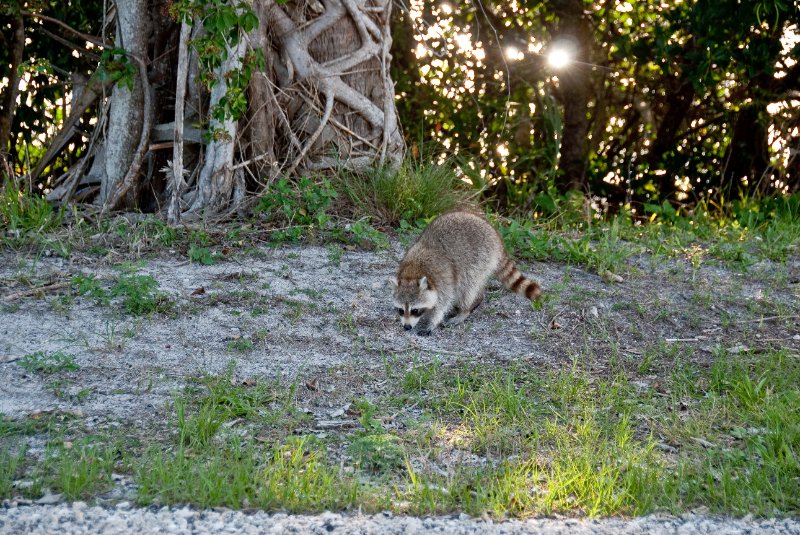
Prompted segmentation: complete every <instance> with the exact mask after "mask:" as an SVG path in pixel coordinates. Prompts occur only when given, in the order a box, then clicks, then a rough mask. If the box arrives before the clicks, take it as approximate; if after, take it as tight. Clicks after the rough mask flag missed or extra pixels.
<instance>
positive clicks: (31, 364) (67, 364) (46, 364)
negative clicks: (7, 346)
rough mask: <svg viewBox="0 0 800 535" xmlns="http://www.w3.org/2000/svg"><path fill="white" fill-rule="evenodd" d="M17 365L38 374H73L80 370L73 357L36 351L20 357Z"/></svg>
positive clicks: (58, 352)
mask: <svg viewBox="0 0 800 535" xmlns="http://www.w3.org/2000/svg"><path fill="white" fill-rule="evenodd" d="M18 364H19V365H20V367H21V368H23V369H24V370H27V371H29V372H40V373H48V374H50V373H58V372H62V371H69V372H73V371H76V370H78V369H79V368H80V366H78V365H77V364H76V363H75V357H73V356H72V355H67V354H65V353H62V352H61V351H56V352H55V353H46V352H44V351H37V352H35V353H30V354H28V355H25V356H24V357H22V358H21V359H20V360H19V362H18Z"/></svg>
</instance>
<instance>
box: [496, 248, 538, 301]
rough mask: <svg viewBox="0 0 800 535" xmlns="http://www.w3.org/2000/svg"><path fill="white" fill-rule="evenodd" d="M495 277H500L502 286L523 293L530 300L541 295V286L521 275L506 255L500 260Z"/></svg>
mask: <svg viewBox="0 0 800 535" xmlns="http://www.w3.org/2000/svg"><path fill="white" fill-rule="evenodd" d="M497 278H498V279H500V282H502V283H503V286H505V287H506V288H508V289H509V290H511V291H512V292H514V293H518V294H520V295H524V296H525V297H526V298H528V299H530V300H531V301H533V300H535V299H537V298H538V297H539V296H540V295H542V288H541V287H540V286H539V285H538V284H536V283H535V282H533V281H532V280H530V279H529V278H527V277H526V276H525V275H523V274H522V273H521V272H520V270H518V269H517V266H515V265H514V261H513V260H511V259H510V258H509V257H507V256H506V257H505V258H504V259H503V260H501V261H500V267H499V268H497Z"/></svg>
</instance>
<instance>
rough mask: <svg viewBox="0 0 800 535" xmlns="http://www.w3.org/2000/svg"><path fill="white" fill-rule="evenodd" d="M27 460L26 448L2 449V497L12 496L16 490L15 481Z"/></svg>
mask: <svg viewBox="0 0 800 535" xmlns="http://www.w3.org/2000/svg"><path fill="white" fill-rule="evenodd" d="M24 462H25V449H24V448H20V450H19V451H17V452H14V451H11V449H7V448H2V449H0V499H2V498H11V496H12V494H13V492H14V481H15V480H16V478H17V474H18V472H19V470H20V468H21V467H22V466H23V464H24Z"/></svg>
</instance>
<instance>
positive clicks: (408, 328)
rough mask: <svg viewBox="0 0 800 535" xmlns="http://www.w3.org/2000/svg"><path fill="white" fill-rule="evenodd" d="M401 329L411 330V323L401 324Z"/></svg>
mask: <svg viewBox="0 0 800 535" xmlns="http://www.w3.org/2000/svg"><path fill="white" fill-rule="evenodd" d="M403 329H405V330H407V331H410V330H411V325H403Z"/></svg>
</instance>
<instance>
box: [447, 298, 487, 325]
mask: <svg viewBox="0 0 800 535" xmlns="http://www.w3.org/2000/svg"><path fill="white" fill-rule="evenodd" d="M483 295H484V294H483V289H480V290H478V291H476V290H471V291H470V292H468V293H467V295H465V296H463V299H462V302H460V303H458V304H457V305H456V309H457V310H458V314H454V315H453V316H452V319H450V320H449V321H448V322H447V324H448V325H458V324H459V323H461V322H462V321H464V320H465V319H467V318H468V317H469V315H470V314H472V312H473V311H474V310H475V309H476V308H478V305H480V304H481V303H482V302H483Z"/></svg>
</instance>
